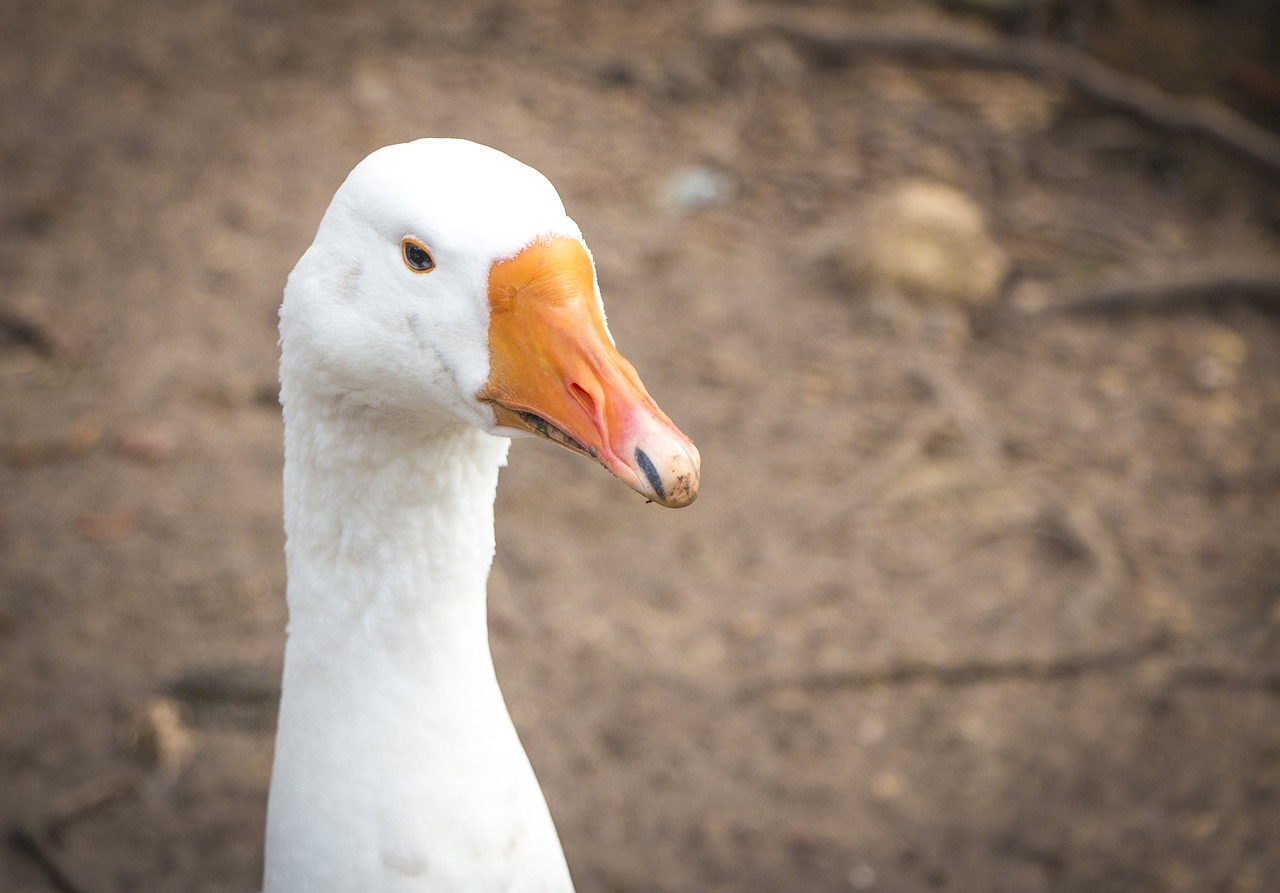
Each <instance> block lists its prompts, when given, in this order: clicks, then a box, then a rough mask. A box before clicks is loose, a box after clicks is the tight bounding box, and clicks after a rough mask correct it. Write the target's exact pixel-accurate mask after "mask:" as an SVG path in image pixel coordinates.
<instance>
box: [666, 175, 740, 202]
mask: <svg viewBox="0 0 1280 893" xmlns="http://www.w3.org/2000/svg"><path fill="white" fill-rule="evenodd" d="M736 193H737V189H735V188H734V184H733V180H732V179H731V178H730V177H729V175H728V174H726V173H724V172H723V171H718V170H715V169H714V168H709V167H704V166H701V165H695V166H692V167H686V168H681V169H680V170H678V171H676V172H675V173H674V174H672V175H671V178H670V179H669V180H668V181H667V187H666V196H665V198H666V202H667V204H668V205H670V206H671V207H672V208H674V209H675V210H677V211H680V212H682V213H689V212H690V211H700V210H702V209H703V208H712V207H716V206H717V205H724V204H728V203H729V202H730V201H732V200H733V197H734V195H735V194H736Z"/></svg>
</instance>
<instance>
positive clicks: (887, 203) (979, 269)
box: [837, 180, 1009, 306]
mask: <svg viewBox="0 0 1280 893" xmlns="http://www.w3.org/2000/svg"><path fill="white" fill-rule="evenodd" d="M839 255H840V256H839V257H838V258H837V263H838V264H839V266H840V267H841V268H842V269H843V270H844V272H845V273H846V275H848V276H849V277H850V278H852V279H853V280H855V281H860V282H861V283H862V284H863V285H865V286H870V287H872V288H876V287H879V288H889V289H893V290H896V291H899V292H901V293H904V294H906V295H909V296H912V297H916V298H923V299H926V300H933V301H938V302H943V303H953V304H960V305H962V306H981V305H986V304H990V303H991V302H992V301H994V300H995V299H996V297H997V296H998V295H999V293H1000V287H1001V285H1002V284H1003V282H1004V279H1005V276H1006V275H1007V273H1008V271H1009V259H1008V256H1007V255H1006V254H1005V252H1004V251H1003V250H1002V249H1001V248H1000V246H999V245H997V244H996V242H995V239H994V238H992V236H991V234H990V232H989V229H988V223H987V218H986V214H985V213H984V211H983V210H982V208H981V207H980V206H979V205H978V204H977V202H975V201H974V200H973V199H971V198H970V197H969V196H967V195H965V194H964V193H963V192H960V191H959V190H957V189H954V188H952V187H950V186H947V185H946V184H944V183H938V182H933V181H926V180H912V181H908V182H906V183H904V184H902V185H900V186H898V187H897V188H895V189H893V190H891V191H889V192H886V193H884V194H882V195H880V196H879V197H877V198H875V199H873V200H872V202H871V203H870V205H869V206H868V209H867V211H866V212H865V214H864V215H863V217H862V219H861V220H860V221H859V222H858V224H857V226H856V231H855V232H852V233H849V234H848V236H847V237H846V239H845V240H844V245H843V246H842V249H841V250H840V251H839Z"/></svg>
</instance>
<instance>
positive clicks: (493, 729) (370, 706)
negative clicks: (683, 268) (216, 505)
mask: <svg viewBox="0 0 1280 893" xmlns="http://www.w3.org/2000/svg"><path fill="white" fill-rule="evenodd" d="M280 348H281V357H280V385H281V389H280V399H281V404H282V407H283V412H284V422H285V469H284V495H285V506H284V509H285V511H284V518H285V532H286V535H287V540H286V547H285V553H286V564H287V571H288V593H287V598H288V607H289V626H288V638H287V644H286V647H285V662H284V682H283V690H282V698H281V703H280V719H279V726H278V731H277V739H276V750H275V762H274V767H273V771H272V777H271V789H270V797H269V801H268V810H267V830H266V851H265V878H264V888H265V891H266V893H296V891H330V893H341V891H353V893H354V891H359V893H382V891H445V890H451V891H566V890H571V889H572V882H571V880H570V876H569V871H568V868H567V867H566V864H565V859H564V856H563V853H562V851H561V848H560V843H559V839H558V837H557V834H556V831H555V827H554V825H553V823H552V819H551V816H550V813H549V811H548V809H547V806H546V802H545V800H544V798H543V796H542V792H541V789H540V788H539V787H538V783H537V781H536V780H535V778H534V774H533V770H532V769H531V768H530V764H529V761H528V758H527V757H526V755H525V752H524V750H523V748H522V747H521V744H520V742H519V739H518V738H517V735H516V732H515V729H514V727H513V726H512V723H511V719H510V717H509V715H508V713H507V709H506V706H505V704H504V702H503V698H502V694H501V692H500V691H499V688H498V682H497V680H496V677H495V674H494V669H493V662H492V659H491V656H490V652H489V643H488V633H487V627H486V609H485V587H486V582H487V578H488V574H489V568H490V564H491V562H492V559H493V555H494V527H493V500H494V494H495V491H496V486H497V479H498V470H499V468H500V467H502V466H503V465H505V463H506V456H507V447H508V444H509V438H511V437H523V436H536V437H542V438H544V439H547V440H550V441H552V442H554V443H556V444H558V445H560V446H562V447H565V448H567V449H570V450H572V451H573V452H575V453H579V454H581V455H583V456H585V457H587V458H589V459H593V460H595V461H596V462H598V463H599V464H601V465H603V466H604V467H605V468H607V469H608V470H609V471H610V472H612V473H613V474H614V475H616V476H617V477H618V478H620V479H621V480H622V481H623V482H624V483H626V484H627V485H628V486H630V487H631V488H632V489H634V490H636V491H638V492H639V493H640V494H641V495H642V496H644V497H646V498H647V499H648V500H650V501H652V502H656V503H660V504H662V505H665V506H671V507H680V506H684V505H687V504H689V503H690V502H692V501H693V499H694V497H695V496H696V495H697V492H698V482H699V456H698V451H697V449H696V448H695V447H694V445H693V443H692V442H691V441H690V440H689V438H687V437H686V436H685V435H684V434H683V433H681V432H680V430H679V429H678V428H676V426H675V425H674V424H673V423H672V422H671V420H670V419H668V418H667V416H666V415H664V414H663V412H662V410H661V409H659V408H658V406H657V404H656V403H655V402H654V401H653V399H652V398H651V397H650V396H649V394H648V392H647V391H646V390H645V387H644V385H643V384H642V383H641V380H640V378H639V376H638V375H637V374H636V372H635V369H634V368H633V367H632V366H631V364H630V363H628V362H627V360H626V359H624V358H623V357H622V355H621V354H620V353H619V352H618V350H617V348H616V346H615V344H614V341H613V338H612V336H611V335H610V333H609V329H608V326H607V324H606V321H605V316H604V307H603V304H602V302H601V299H600V291H599V287H598V284H597V281H596V274H595V267H594V263H593V261H592V258H591V254H590V252H589V251H588V250H587V247H586V244H585V243H584V242H583V239H582V234H581V232H580V231H579V228H578V226H577V225H576V224H575V223H574V222H573V220H571V219H570V218H569V217H568V216H567V215H566V213H565V209H564V205H563V203H562V202H561V200H560V197H559V196H558V195H557V193H556V190H555V189H554V188H553V187H552V185H551V184H550V183H549V182H548V181H547V179H546V178H545V177H543V176H542V175H541V174H539V173H538V172H537V171H535V170H534V169H533V168H531V167H528V166H526V165H524V164H522V163H520V162H518V161H516V160H514V159H512V158H510V157H508V156H507V155H504V154H503V153H501V152H499V151H497V150H494V149H491V148H487V147H484V146H480V145H477V144H474V143H470V142H466V141H463V140H442V139H427V140H418V141H415V142H411V143H405V144H402V145H395V146H389V147H387V148H384V149H380V150H378V151H376V152H374V153H373V154H372V155H370V156H369V157H368V158H366V159H365V160H364V161H363V162H361V163H360V164H359V165H358V166H357V167H356V168H355V169H354V170H353V171H352V172H351V174H350V175H349V177H348V178H347V180H346V181H345V182H344V183H343V185H342V186H341V188H340V189H339V190H338V192H337V194H336V195H335V196H334V198H333V201H332V204H331V205H330V206H329V209H328V211H327V212H326V213H325V215H324V217H323V219H322V220H321V223H320V226H319V229H318V231H317V233H316V236H315V240H314V242H313V243H312V245H311V247H310V248H308V249H307V251H306V253H305V254H304V255H303V256H302V259H301V260H300V261H299V262H298V265H297V267H296V268H295V269H294V270H293V272H292V273H291V274H290V276H289V279H288V283H287V285H286V287H285V294H284V302H283V305H282V306H281V310H280Z"/></svg>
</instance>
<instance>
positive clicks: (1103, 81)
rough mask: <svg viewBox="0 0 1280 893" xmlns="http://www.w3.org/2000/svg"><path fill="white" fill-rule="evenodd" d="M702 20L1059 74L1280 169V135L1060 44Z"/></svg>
mask: <svg viewBox="0 0 1280 893" xmlns="http://www.w3.org/2000/svg"><path fill="white" fill-rule="evenodd" d="M703 28H704V33H705V34H706V35H707V36H708V37H709V38H711V39H713V40H718V41H722V42H725V43H737V42H743V41H747V40H750V39H752V38H755V37H757V36H759V35H762V34H770V33H772V34H780V35H782V36H783V37H785V38H787V39H788V40H792V41H795V42H797V43H800V44H803V45H804V46H806V47H809V48H811V49H813V50H815V51H817V52H820V53H823V54H827V55H830V56H834V57H837V58H841V59H843V58H847V57H850V56H855V55H858V54H860V53H890V54H895V55H901V56H908V57H913V58H916V57H926V58H928V57H943V58H948V59H951V60H954V61H958V62H962V63H967V64H969V65H976V66H979V67H983V68H998V69H1004V70H1010V71H1018V72H1022V73H1025V74H1030V75H1034V76H1037V77H1057V78H1061V79H1062V80H1064V81H1066V82H1067V83H1068V84H1070V85H1071V86H1072V87H1073V88H1074V89H1076V90H1077V91H1079V92H1080V93H1082V94H1084V95H1086V96H1089V97H1091V98H1092V99H1094V100H1096V101H1098V102H1102V103H1105V104H1106V105H1109V106H1111V107H1113V108H1117V109H1120V110H1121V111H1124V112H1126V113H1128V114H1131V115H1133V116H1135V117H1137V118H1140V119H1142V120H1144V121H1146V122H1148V123H1149V124H1152V125H1154V126H1156V127H1158V128H1160V129H1163V130H1168V131H1172V132H1177V133H1190V134H1195V135H1198V136H1201V137H1204V138H1206V139H1209V140H1212V141H1213V142H1216V143H1218V144H1219V145H1221V146H1223V147H1225V148H1227V149H1229V150H1231V151H1232V152H1234V153H1236V154H1237V155H1240V156H1243V157H1245V158H1248V159H1250V160H1251V161H1253V162H1254V163H1256V164H1258V165H1260V166H1262V167H1265V168H1267V169H1269V170H1271V171H1272V172H1275V173H1280V137H1277V136H1276V135H1275V134H1273V133H1271V132H1270V131H1268V130H1267V129H1265V128H1263V127H1261V126H1259V125H1257V124H1254V123H1253V122H1252V121H1250V120H1249V119H1248V118H1245V117H1244V116H1243V115H1240V114H1238V113H1236V112H1234V111H1232V110H1231V109H1229V108H1227V107H1225V106H1223V105H1221V104H1220V103H1217V102H1214V101H1212V100H1210V99H1205V98H1195V99H1191V98H1183V97H1177V96H1173V95H1170V94H1169V93H1166V92H1164V91H1163V90H1161V89H1159V88H1158V87H1156V86H1154V85H1152V84H1150V83H1148V82H1147V81H1144V80H1141V79H1140V78H1136V77H1133V76H1131V75H1127V74H1123V73H1121V72H1118V71H1115V70H1114V69H1112V68H1110V67H1108V66H1107V65H1104V64H1103V63H1101V62H1099V61H1097V60H1096V59H1093V58H1091V57H1089V56H1087V55H1085V54H1084V53H1081V52H1079V51H1078V50H1075V49H1072V48H1071V47H1068V46H1064V45H1061V44H1054V43H1047V42H1044V41H1040V40H1033V39H1029V38H1001V37H997V36H995V35H992V34H990V33H989V32H987V31H985V30H983V29H981V28H977V27H973V26H969V25H965V24H962V23H959V22H953V21H939V20H936V19H913V18H912V19H908V18H904V17H901V16H883V15H858V14H850V13H843V12H841V13H834V12H830V11H826V10H817V9H793V8H791V7H785V6H780V5H760V6H756V5H752V6H747V5H744V4H741V3H737V2H733V0H724V2H720V3H716V4H713V5H712V7H711V11H710V13H709V15H708V16H707V17H706V19H705V21H704V24H703Z"/></svg>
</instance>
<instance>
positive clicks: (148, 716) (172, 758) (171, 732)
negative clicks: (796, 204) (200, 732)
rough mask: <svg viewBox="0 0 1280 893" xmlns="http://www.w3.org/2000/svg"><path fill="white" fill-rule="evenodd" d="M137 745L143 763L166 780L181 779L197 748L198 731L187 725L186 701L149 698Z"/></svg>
mask: <svg viewBox="0 0 1280 893" xmlns="http://www.w3.org/2000/svg"><path fill="white" fill-rule="evenodd" d="M134 747H135V748H136V750H137V752H138V755H139V756H140V757H141V758H142V760H143V762H145V763H146V764H147V766H148V767H149V768H150V769H152V770H154V771H155V772H157V773H158V774H159V775H160V777H161V778H163V779H164V780H165V781H166V782H168V783H170V784H172V783H173V782H175V781H177V780H178V776H179V775H181V774H182V770H183V769H184V768H186V766H187V764H188V763H189V762H190V761H191V757H192V755H193V754H194V753H195V747H196V736H195V732H194V731H193V730H192V729H191V727H190V726H189V725H188V724H187V721H186V716H185V710H184V708H183V706H182V704H180V703H179V702H177V701H175V700H173V699H172V698H165V697H154V698H152V699H151V700H149V701H148V702H147V705H146V707H145V708H144V709H143V712H142V715H141V716H140V717H139V718H138V723H137V726H136V728H135V729H134Z"/></svg>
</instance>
